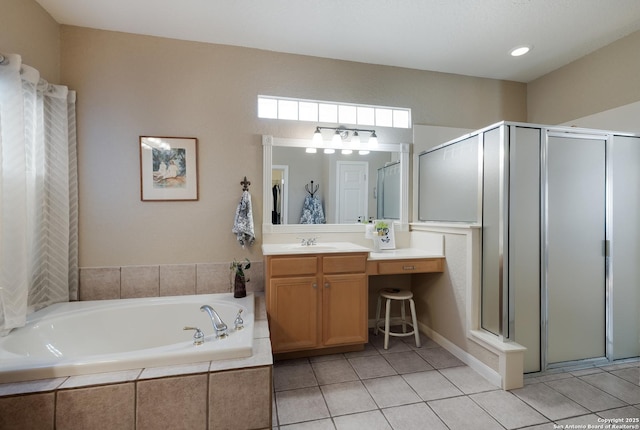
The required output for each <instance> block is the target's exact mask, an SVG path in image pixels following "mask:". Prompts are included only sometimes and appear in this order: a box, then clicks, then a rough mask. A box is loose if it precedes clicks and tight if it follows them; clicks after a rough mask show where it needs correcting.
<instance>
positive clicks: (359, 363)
mask: <svg viewBox="0 0 640 430" xmlns="http://www.w3.org/2000/svg"><path fill="white" fill-rule="evenodd" d="M349 363H351V365H352V366H353V368H354V370H355V371H356V373H357V374H358V376H359V377H360V379H369V378H379V377H382V376H391V375H395V374H397V372H396V371H395V370H394V369H393V367H391V365H390V364H389V363H388V362H387V360H385V359H384V358H383V357H382V356H381V355H372V356H368V357H356V358H350V359H349Z"/></svg>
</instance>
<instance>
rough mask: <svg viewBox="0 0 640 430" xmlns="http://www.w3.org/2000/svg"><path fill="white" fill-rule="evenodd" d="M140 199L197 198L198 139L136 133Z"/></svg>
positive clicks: (170, 199)
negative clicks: (139, 134)
mask: <svg viewBox="0 0 640 430" xmlns="http://www.w3.org/2000/svg"><path fill="white" fill-rule="evenodd" d="M140 199H141V200H142V201H175V200H198V139H196V138H195V137H157V136H140Z"/></svg>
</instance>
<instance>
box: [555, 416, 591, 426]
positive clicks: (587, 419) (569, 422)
mask: <svg viewBox="0 0 640 430" xmlns="http://www.w3.org/2000/svg"><path fill="white" fill-rule="evenodd" d="M598 418H599V417H598V416H597V415H596V414H588V415H581V416H579V417H571V418H565V419H563V420H558V421H556V425H558V426H559V427H560V428H574V429H582V428H597V427H596V426H598V425H602V423H600V422H598ZM590 425H591V426H593V427H589V426H590Z"/></svg>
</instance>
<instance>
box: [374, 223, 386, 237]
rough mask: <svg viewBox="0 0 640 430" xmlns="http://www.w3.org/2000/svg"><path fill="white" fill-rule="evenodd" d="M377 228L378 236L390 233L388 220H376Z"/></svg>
mask: <svg viewBox="0 0 640 430" xmlns="http://www.w3.org/2000/svg"><path fill="white" fill-rule="evenodd" d="M375 229H376V231H377V232H378V236H386V235H387V234H388V233H389V224H387V222H386V221H376V226H375Z"/></svg>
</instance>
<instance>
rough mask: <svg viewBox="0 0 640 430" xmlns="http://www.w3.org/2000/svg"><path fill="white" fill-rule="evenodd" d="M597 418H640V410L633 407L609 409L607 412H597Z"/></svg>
mask: <svg viewBox="0 0 640 430" xmlns="http://www.w3.org/2000/svg"><path fill="white" fill-rule="evenodd" d="M597 415H598V416H600V417H602V418H609V419H616V418H640V408H637V407H635V406H625V407H622V408H618V409H609V410H608V411H602V412H598V414H597Z"/></svg>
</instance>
